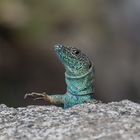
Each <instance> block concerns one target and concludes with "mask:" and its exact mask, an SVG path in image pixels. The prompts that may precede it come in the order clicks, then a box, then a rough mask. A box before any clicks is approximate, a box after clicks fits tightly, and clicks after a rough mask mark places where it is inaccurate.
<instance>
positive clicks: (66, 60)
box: [24, 44, 95, 109]
mask: <svg viewBox="0 0 140 140" xmlns="http://www.w3.org/2000/svg"><path fill="white" fill-rule="evenodd" d="M54 50H55V52H56V54H57V56H58V57H59V59H60V61H61V62H62V64H63V65H64V68H65V82H66V85H67V92H66V93H65V94H59V95H58V94H55V95H52V94H51V95H50V94H46V93H45V92H43V93H36V92H32V93H26V94H25V96H24V98H27V96H32V97H33V98H34V100H38V99H41V100H45V101H47V102H48V103H50V104H54V105H61V104H62V105H63V107H64V109H66V108H70V107H72V106H74V105H76V104H81V103H85V102H91V101H94V99H93V95H94V92H95V78H94V76H95V68H94V65H93V63H92V62H91V60H90V59H89V57H88V56H87V55H86V54H85V53H83V52H82V51H81V50H80V49H78V48H75V47H69V46H64V45H61V44H58V45H55V46H54Z"/></svg>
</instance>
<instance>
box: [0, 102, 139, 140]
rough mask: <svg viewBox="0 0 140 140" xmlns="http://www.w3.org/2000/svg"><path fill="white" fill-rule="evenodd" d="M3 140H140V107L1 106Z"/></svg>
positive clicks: (128, 104) (122, 104)
mask: <svg viewBox="0 0 140 140" xmlns="http://www.w3.org/2000/svg"><path fill="white" fill-rule="evenodd" d="M0 140H140V104H137V103H133V102H131V101H128V100H123V101H121V102H111V103H108V104H104V103H97V104H91V103H86V104H81V105H76V106H74V107H72V108H70V109H67V110H63V109H62V108H60V107H56V106H34V105H32V106H27V107H19V108H9V107H7V106H6V105H4V104H1V105H0Z"/></svg>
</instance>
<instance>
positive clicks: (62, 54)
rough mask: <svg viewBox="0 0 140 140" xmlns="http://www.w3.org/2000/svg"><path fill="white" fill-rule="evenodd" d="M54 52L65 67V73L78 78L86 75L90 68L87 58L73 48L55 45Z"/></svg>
mask: <svg viewBox="0 0 140 140" xmlns="http://www.w3.org/2000/svg"><path fill="white" fill-rule="evenodd" d="M55 52H56V54H57V55H58V57H59V58H60V60H61V62H62V64H63V65H64V66H65V69H66V73H67V74H69V75H72V76H78V75H81V74H84V73H86V72H87V71H88V70H89V69H90V68H91V66H92V64H91V61H90V60H89V58H88V57H87V56H86V54H84V53H83V52H81V50H79V49H77V48H75V47H66V46H63V45H55Z"/></svg>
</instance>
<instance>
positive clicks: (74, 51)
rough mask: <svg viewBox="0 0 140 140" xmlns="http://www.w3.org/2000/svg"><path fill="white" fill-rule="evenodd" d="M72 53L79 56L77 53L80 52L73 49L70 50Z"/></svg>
mask: <svg viewBox="0 0 140 140" xmlns="http://www.w3.org/2000/svg"><path fill="white" fill-rule="evenodd" d="M72 53H73V54H76V55H77V54H79V53H80V50H77V49H73V50H72Z"/></svg>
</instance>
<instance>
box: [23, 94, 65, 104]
mask: <svg viewBox="0 0 140 140" xmlns="http://www.w3.org/2000/svg"><path fill="white" fill-rule="evenodd" d="M28 96H32V97H33V98H34V100H44V101H46V102H48V103H50V104H55V105H61V104H64V99H63V98H64V95H48V94H46V93H45V92H43V93H36V92H32V93H27V94H25V96H24V99H26V98H27V97H28Z"/></svg>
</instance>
